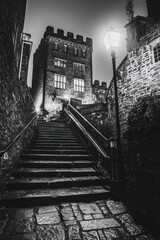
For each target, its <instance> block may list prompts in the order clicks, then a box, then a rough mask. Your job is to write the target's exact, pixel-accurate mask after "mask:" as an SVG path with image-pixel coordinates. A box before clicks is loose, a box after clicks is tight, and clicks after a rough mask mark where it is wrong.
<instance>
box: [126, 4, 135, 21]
mask: <svg viewBox="0 0 160 240" xmlns="http://www.w3.org/2000/svg"><path fill="white" fill-rule="evenodd" d="M133 8H134V5H133V1H132V0H127V3H126V15H127V20H128V21H129V22H130V21H131V20H132V19H133V17H134V10H133Z"/></svg>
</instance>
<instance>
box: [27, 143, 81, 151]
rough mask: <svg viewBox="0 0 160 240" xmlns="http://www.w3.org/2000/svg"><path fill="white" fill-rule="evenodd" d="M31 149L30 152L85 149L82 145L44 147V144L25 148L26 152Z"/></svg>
mask: <svg viewBox="0 0 160 240" xmlns="http://www.w3.org/2000/svg"><path fill="white" fill-rule="evenodd" d="M31 148H32V150H34V149H37V150H38V149H44V150H45V149H46V150H50V149H51V150H58V149H59V150H61V149H64V150H67V149H77V150H79V149H85V148H84V146H83V145H70V144H69V145H58V144H57V145H56V146H55V144H54V145H44V144H38V145H37V144H34V145H33V144H32V145H29V147H28V148H27V150H30V149H31Z"/></svg>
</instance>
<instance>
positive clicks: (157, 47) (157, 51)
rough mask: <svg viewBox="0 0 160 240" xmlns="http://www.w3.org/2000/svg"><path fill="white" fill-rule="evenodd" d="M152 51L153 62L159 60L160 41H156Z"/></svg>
mask: <svg viewBox="0 0 160 240" xmlns="http://www.w3.org/2000/svg"><path fill="white" fill-rule="evenodd" d="M153 52H154V61H155V62H158V61H160V43H158V44H157V45H156V46H155V47H154V48H153Z"/></svg>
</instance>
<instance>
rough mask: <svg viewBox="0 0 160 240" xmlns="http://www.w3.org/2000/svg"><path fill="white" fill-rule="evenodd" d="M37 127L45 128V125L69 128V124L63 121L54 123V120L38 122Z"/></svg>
mask: <svg viewBox="0 0 160 240" xmlns="http://www.w3.org/2000/svg"><path fill="white" fill-rule="evenodd" d="M37 127H38V128H43V127H44V128H47V127H53V128H56V127H57V128H58V129H60V128H61V129H70V127H69V126H67V125H66V124H65V123H63V122H62V123H60V124H58V123H57V124H55V122H38V123H37Z"/></svg>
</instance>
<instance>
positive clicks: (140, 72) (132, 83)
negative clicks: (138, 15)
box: [107, 21, 160, 135]
mask: <svg viewBox="0 0 160 240" xmlns="http://www.w3.org/2000/svg"><path fill="white" fill-rule="evenodd" d="M159 42H160V22H157V23H154V22H151V21H149V22H148V25H147V26H146V34H145V35H144V36H143V37H142V38H140V41H139V44H138V46H137V48H136V49H135V50H132V51H130V52H128V54H127V56H126V57H125V59H124V60H123V61H122V63H121V64H120V66H119V67H118V69H117V84H118V98H119V112H120V121H121V130H122V135H123V133H124V132H125V130H126V128H127V117H128V113H129V110H130V109H131V107H132V106H133V104H134V103H135V101H136V100H137V99H138V98H139V97H142V96H145V95H153V94H157V95H159V94H160V83H159V79H160V61H158V62H156V63H155V61H154V54H153V48H154V46H155V45H156V44H157V43H159ZM107 103H108V111H109V112H108V115H109V119H110V122H113V118H114V117H115V114H114V112H113V107H114V85H113V81H111V83H110V86H109V88H108V94H107Z"/></svg>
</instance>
